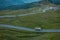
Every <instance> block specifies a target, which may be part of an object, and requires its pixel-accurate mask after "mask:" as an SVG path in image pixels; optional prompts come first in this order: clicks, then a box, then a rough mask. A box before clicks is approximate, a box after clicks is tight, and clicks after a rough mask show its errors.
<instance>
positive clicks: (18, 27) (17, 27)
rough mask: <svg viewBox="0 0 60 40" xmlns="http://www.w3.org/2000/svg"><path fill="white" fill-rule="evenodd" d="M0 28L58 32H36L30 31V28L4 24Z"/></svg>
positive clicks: (56, 30)
mask: <svg viewBox="0 0 60 40" xmlns="http://www.w3.org/2000/svg"><path fill="white" fill-rule="evenodd" d="M0 27H3V28H9V29H11V28H13V29H17V30H26V31H30V32H60V29H42V30H40V31H36V30H35V29H31V28H26V27H21V26H12V25H6V24H0Z"/></svg>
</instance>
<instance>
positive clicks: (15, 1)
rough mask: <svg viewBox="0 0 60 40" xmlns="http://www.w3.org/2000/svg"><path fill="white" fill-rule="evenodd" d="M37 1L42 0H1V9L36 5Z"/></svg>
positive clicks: (24, 7)
mask: <svg viewBox="0 0 60 40" xmlns="http://www.w3.org/2000/svg"><path fill="white" fill-rule="evenodd" d="M35 2H41V1H40V0H34V1H32V0H30V2H28V1H27V0H25V1H24V0H0V10H7V9H12V10H16V9H26V8H29V7H33V5H35V4H34V3H35Z"/></svg>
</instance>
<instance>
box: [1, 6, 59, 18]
mask: <svg viewBox="0 0 60 40" xmlns="http://www.w3.org/2000/svg"><path fill="white" fill-rule="evenodd" d="M57 9H58V7H46V8H44V9H43V10H42V9H41V8H40V9H38V10H37V12H38V11H39V12H40V13H45V12H46V11H47V10H57ZM41 10H42V11H41ZM32 14H37V13H36V12H34V11H32V12H31V13H28V14H18V15H4V16H0V18H13V17H16V16H27V15H32Z"/></svg>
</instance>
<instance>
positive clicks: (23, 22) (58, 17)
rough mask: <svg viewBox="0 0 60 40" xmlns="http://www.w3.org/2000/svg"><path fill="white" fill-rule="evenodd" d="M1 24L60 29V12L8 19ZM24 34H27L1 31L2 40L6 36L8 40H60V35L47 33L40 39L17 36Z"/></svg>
mask: <svg viewBox="0 0 60 40" xmlns="http://www.w3.org/2000/svg"><path fill="white" fill-rule="evenodd" d="M0 23H6V24H11V25H17V26H24V27H30V28H34V27H36V26H39V27H42V28H44V29H50V28H52V29H60V10H57V11H52V10H51V11H47V12H46V13H42V14H34V15H29V16H24V17H18V18H17V17H16V18H10V19H8V18H6V19H0ZM1 29H2V28H1ZM7 32H8V33H7ZM5 34H8V35H5ZM13 34H14V35H13ZM23 34H25V33H22V34H21V32H16V31H12V32H11V31H10V30H7V31H4V30H3V29H2V30H0V39H1V40H4V38H5V36H6V39H7V40H8V39H10V40H57V39H58V40H60V33H45V34H44V35H41V36H38V37H29V38H28V37H26V38H25V37H24V38H20V37H19V36H17V35H23ZM26 34H27V33H26ZM28 34H29V33H28ZM29 35H30V34H29ZM32 35H33V34H32ZM11 36H12V37H11Z"/></svg>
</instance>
